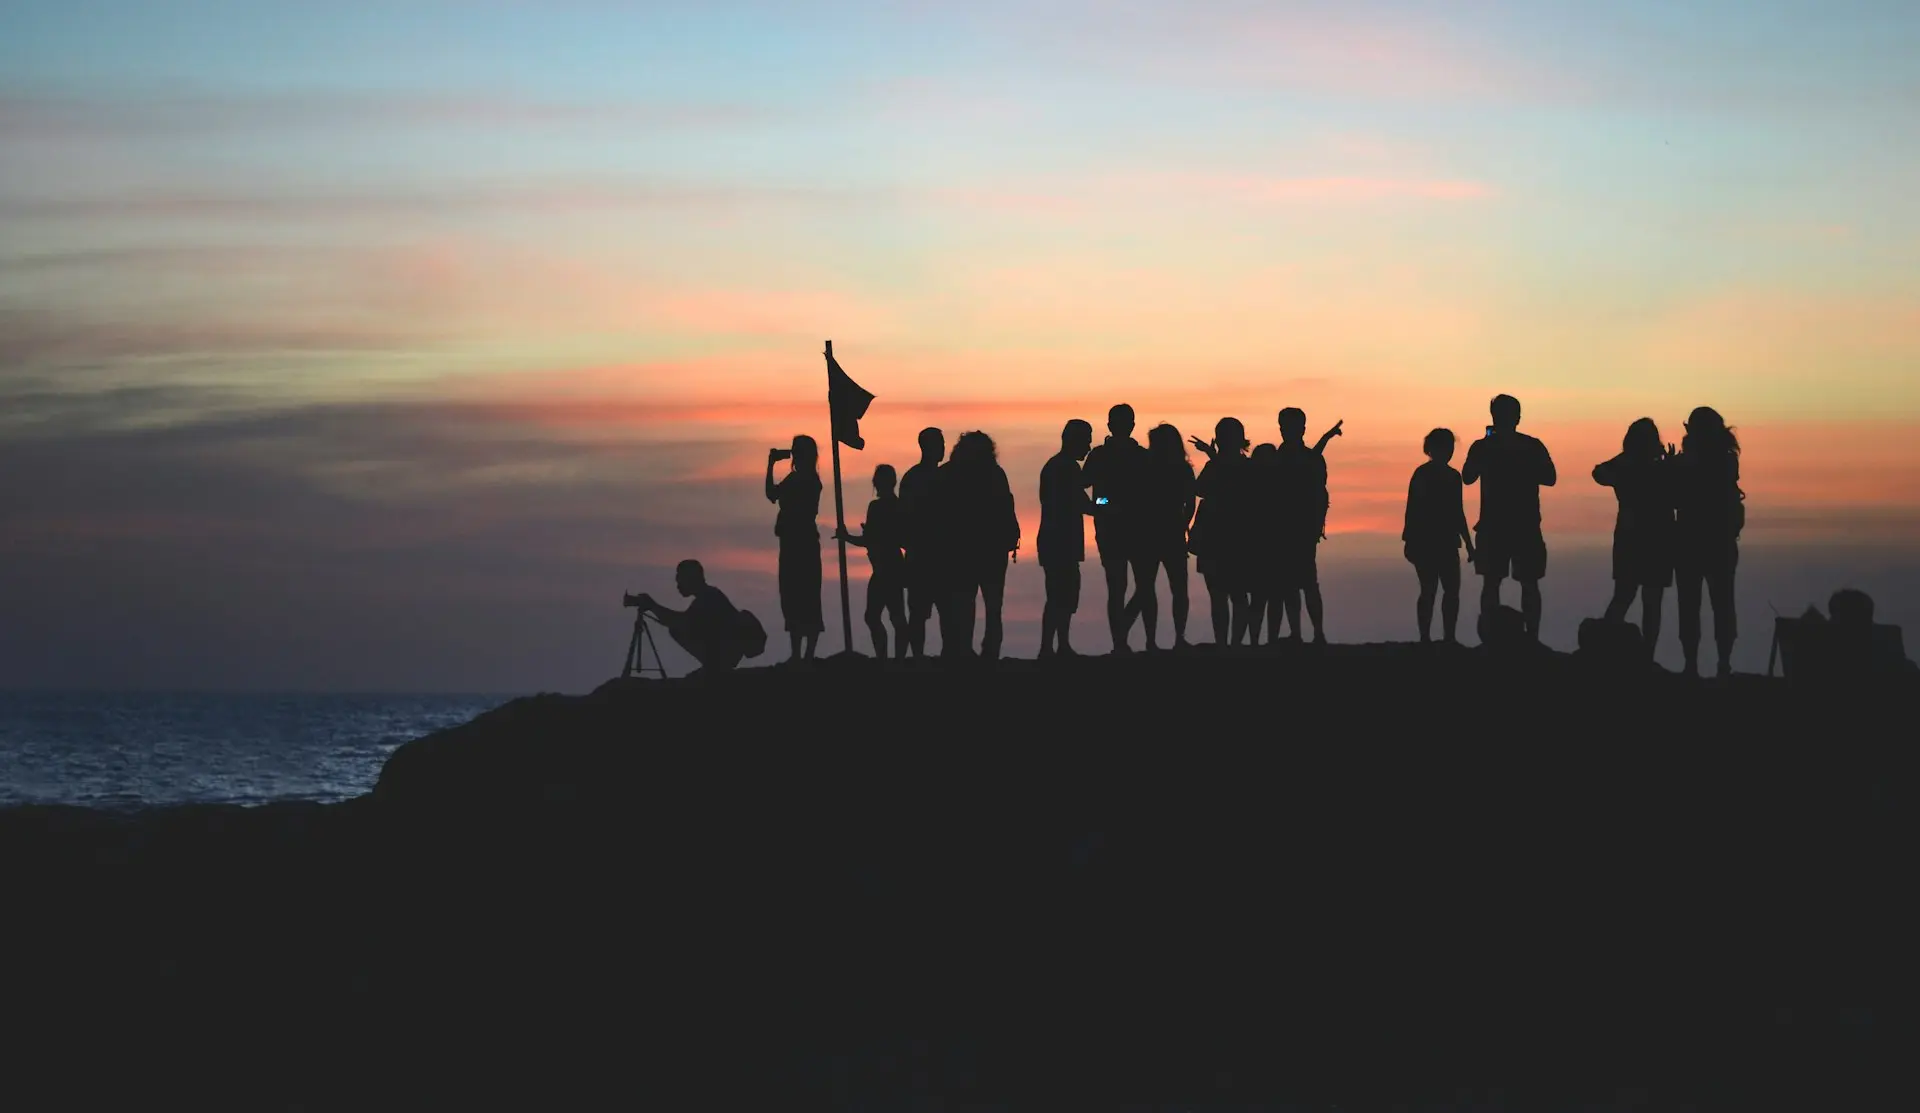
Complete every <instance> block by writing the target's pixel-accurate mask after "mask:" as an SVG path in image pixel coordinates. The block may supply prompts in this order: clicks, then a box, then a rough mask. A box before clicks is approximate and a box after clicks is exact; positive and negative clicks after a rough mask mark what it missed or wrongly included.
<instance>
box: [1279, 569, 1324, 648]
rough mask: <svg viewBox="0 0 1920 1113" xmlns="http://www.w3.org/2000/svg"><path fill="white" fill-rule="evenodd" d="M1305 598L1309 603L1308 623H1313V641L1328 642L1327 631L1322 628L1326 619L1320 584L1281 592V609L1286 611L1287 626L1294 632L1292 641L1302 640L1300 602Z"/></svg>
mask: <svg viewBox="0 0 1920 1113" xmlns="http://www.w3.org/2000/svg"><path fill="white" fill-rule="evenodd" d="M1303 598H1304V599H1305V600H1306V603H1307V621H1308V622H1311V623H1313V640H1314V641H1315V642H1316V643H1318V642H1324V641H1326V640H1327V635H1326V631H1325V629H1324V627H1323V626H1322V623H1323V622H1324V621H1325V618H1324V617H1323V612H1322V609H1321V602H1320V585H1319V584H1312V585H1310V586H1308V587H1289V588H1286V589H1284V590H1282V591H1281V592H1280V604H1281V608H1282V609H1283V610H1285V611H1286V615H1287V625H1288V626H1289V627H1290V628H1291V629H1292V630H1293V634H1292V640H1294V641H1299V640H1300V631H1301V629H1302V627H1301V625H1300V601H1301V599H1303ZM1274 640H1276V641H1278V640H1279V639H1278V638H1277V637H1276V638H1275V639H1274Z"/></svg>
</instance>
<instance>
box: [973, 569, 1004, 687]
mask: <svg viewBox="0 0 1920 1113" xmlns="http://www.w3.org/2000/svg"><path fill="white" fill-rule="evenodd" d="M980 599H981V602H982V603H983V604H985V606H986V611H987V629H986V633H985V634H984V635H983V636H982V637H981V639H980V655H981V656H982V657H985V658H986V659H987V660H989V661H997V660H999V659H1000V643H1001V640H1002V638H1003V637H1004V636H1005V629H1004V628H1003V626H1002V622H1001V619H1002V616H1003V615H1004V613H1005V610H1006V602H1007V554H1005V553H1001V554H1000V557H999V559H997V560H995V559H992V558H989V559H988V560H987V561H986V562H985V564H984V566H983V567H982V568H981V569H980ZM968 610H969V611H971V610H972V608H971V607H969V608H968Z"/></svg>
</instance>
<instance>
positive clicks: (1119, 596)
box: [1100, 550, 1130, 653]
mask: <svg viewBox="0 0 1920 1113" xmlns="http://www.w3.org/2000/svg"><path fill="white" fill-rule="evenodd" d="M1128 565H1129V562H1128V560H1127V558H1126V557H1124V556H1121V555H1119V554H1114V553H1108V552H1106V551H1104V550H1103V551H1102V552H1101V553H1100V570H1101V571H1103V572H1105V573H1106V574H1107V632H1108V634H1110V635H1111V636H1112V638H1113V651H1114V652H1115V653H1125V652H1126V651H1127V627H1128V626H1129V625H1130V623H1128V621H1127V568H1128Z"/></svg>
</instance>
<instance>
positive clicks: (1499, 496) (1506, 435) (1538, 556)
mask: <svg viewBox="0 0 1920 1113" xmlns="http://www.w3.org/2000/svg"><path fill="white" fill-rule="evenodd" d="M1487 408H1488V411H1489V412H1490V414H1491V415H1492V417H1493V424H1492V425H1489V426H1487V435H1486V436H1484V437H1482V438H1481V439H1479V440H1477V441H1475V442H1473V445H1472V447H1470V448H1468V449H1467V462H1466V465H1465V466H1464V467H1462V468H1461V469H1460V480H1461V482H1462V483H1466V484H1469V485H1471V484H1474V483H1480V481H1481V479H1482V478H1483V477H1484V478H1485V480H1486V482H1485V483H1484V484H1482V485H1481V487H1480V521H1479V522H1478V523H1477V524H1476V525H1475V526H1474V532H1475V535H1476V538H1477V544H1476V545H1475V548H1476V549H1477V551H1478V555H1479V559H1478V560H1476V561H1475V562H1474V567H1475V569H1477V570H1478V571H1479V573H1480V577H1481V587H1480V622H1481V631H1480V637H1481V639H1482V640H1483V641H1484V640H1485V639H1486V638H1487V636H1488V632H1487V628H1486V624H1487V622H1488V620H1489V616H1490V615H1492V614H1493V613H1494V612H1495V611H1496V610H1498V609H1499V607H1500V584H1501V582H1502V581H1504V580H1505V579H1506V578H1507V577H1508V576H1512V577H1513V578H1514V579H1516V580H1518V581H1520V613H1521V615H1522V618H1523V620H1524V622H1525V630H1526V636H1527V637H1529V638H1532V639H1534V640H1536V641H1538V640H1539V638H1540V614H1541V601H1540V580H1541V579H1542V578H1543V577H1544V576H1546V574H1547V539H1546V536H1545V534H1543V533H1542V532H1541V529H1540V488H1542V487H1551V486H1553V485H1554V484H1555V483H1557V482H1559V475H1558V473H1557V472H1555V470H1554V467H1553V457H1552V456H1551V455H1549V454H1548V453H1547V446H1546V445H1544V444H1542V443H1540V442H1539V441H1538V440H1535V439H1534V438H1532V437H1530V436H1528V435H1526V434H1525V433H1522V432H1520V400H1519V399H1517V398H1515V397H1513V396H1512V395H1510V394H1501V395H1497V396H1495V398H1494V399H1493V401H1492V403H1491V404H1489V406H1488V407H1487Z"/></svg>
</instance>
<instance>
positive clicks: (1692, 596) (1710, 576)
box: [1677, 568, 1740, 676]
mask: <svg viewBox="0 0 1920 1113" xmlns="http://www.w3.org/2000/svg"><path fill="white" fill-rule="evenodd" d="M1702 584H1704V585H1705V586H1706V590H1707V597H1708V598H1709V599H1710V600H1711V601H1712V602H1713V641H1714V648H1715V649H1716V650H1718V651H1719V656H1720V660H1719V674H1720V675H1721V676H1726V675H1728V674H1730V673H1731V672H1733V643H1734V639H1735V638H1737V637H1738V636H1739V633H1740V628H1739V623H1738V620H1737V619H1736V617H1735V615H1734V611H1733V569H1731V568H1729V569H1727V570H1725V571H1723V572H1720V571H1716V572H1707V573H1701V572H1691V571H1685V570H1682V571H1681V572H1680V574H1679V577H1678V581H1677V589H1678V591H1679V595H1680V652H1681V654H1682V655H1683V656H1684V657H1685V658H1686V673H1687V675H1688V676H1699V675H1700V588H1701V586H1702Z"/></svg>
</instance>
